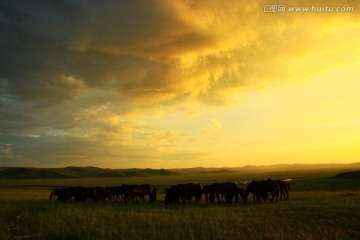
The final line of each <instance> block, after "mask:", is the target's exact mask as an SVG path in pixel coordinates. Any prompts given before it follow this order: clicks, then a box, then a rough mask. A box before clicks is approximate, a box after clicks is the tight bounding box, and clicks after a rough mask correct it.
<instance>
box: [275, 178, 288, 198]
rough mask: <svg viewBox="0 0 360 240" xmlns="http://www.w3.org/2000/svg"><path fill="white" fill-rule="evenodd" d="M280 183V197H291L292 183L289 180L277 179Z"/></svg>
mask: <svg viewBox="0 0 360 240" xmlns="http://www.w3.org/2000/svg"><path fill="white" fill-rule="evenodd" d="M276 181H277V183H278V185H279V192H280V196H279V199H280V200H281V199H283V200H287V199H289V193H290V184H289V182H288V181H283V180H276Z"/></svg>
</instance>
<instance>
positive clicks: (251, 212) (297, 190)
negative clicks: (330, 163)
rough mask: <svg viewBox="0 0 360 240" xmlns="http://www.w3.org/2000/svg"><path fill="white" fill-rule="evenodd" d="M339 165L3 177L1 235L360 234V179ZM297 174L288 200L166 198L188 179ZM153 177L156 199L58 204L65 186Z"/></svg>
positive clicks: (352, 236)
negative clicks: (55, 197) (56, 193)
mask: <svg viewBox="0 0 360 240" xmlns="http://www.w3.org/2000/svg"><path fill="white" fill-rule="evenodd" d="M339 171H340V170H336V169H332V170H329V171H312V170H308V171H295V170H294V171H292V172H289V171H287V172H279V171H278V172H276V171H275V172H268V173H265V172H252V173H246V172H237V173H234V172H230V173H210V174H192V173H189V174H183V175H176V176H153V177H129V178H80V179H31V180H26V179H6V180H0V205H1V207H0V239H21V236H22V237H27V238H30V239H317V240H319V239H360V230H359V229H360V223H359V220H360V179H358V178H334V177H333V176H334V175H335V174H336V173H338V172H339ZM267 177H272V178H278V179H285V178H293V179H294V180H293V181H292V184H291V190H292V191H291V195H290V200H289V201H282V202H279V203H274V204H262V205H259V204H251V203H250V204H247V205H244V204H237V205H234V204H233V205H226V204H213V205H209V204H206V203H205V202H201V203H199V204H195V203H192V204H179V205H165V204H164V203H163V202H162V199H163V197H164V196H163V194H161V193H162V192H163V188H164V187H166V186H169V185H174V184H177V183H185V182H200V183H210V182H214V181H218V182H220V181H239V182H240V181H242V180H251V179H262V178H267ZM122 183H134V184H137V183H152V184H154V185H156V186H157V187H158V188H159V192H160V194H159V201H158V202H156V203H153V204H149V203H140V204H132V205H128V204H124V203H122V202H101V203H93V202H87V203H59V202H51V201H49V200H48V196H49V193H50V191H51V189H52V188H54V187H59V186H79V185H82V186H99V185H100V186H114V185H120V184H122Z"/></svg>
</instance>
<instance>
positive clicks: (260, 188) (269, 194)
mask: <svg viewBox="0 0 360 240" xmlns="http://www.w3.org/2000/svg"><path fill="white" fill-rule="evenodd" d="M250 193H252V194H253V199H254V203H264V202H267V201H268V200H270V201H271V202H274V200H276V201H278V198H279V185H278V182H277V181H274V180H271V179H267V180H261V181H255V180H254V181H252V182H250V183H249V185H248V186H247V188H246V190H245V194H244V202H245V203H246V202H247V198H248V195H249V194H250Z"/></svg>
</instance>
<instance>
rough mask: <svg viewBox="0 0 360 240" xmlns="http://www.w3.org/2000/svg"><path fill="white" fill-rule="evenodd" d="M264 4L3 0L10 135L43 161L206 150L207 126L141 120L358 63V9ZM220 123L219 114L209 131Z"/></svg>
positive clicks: (3, 101) (0, 108)
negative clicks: (283, 8)
mask: <svg viewBox="0 0 360 240" xmlns="http://www.w3.org/2000/svg"><path fill="white" fill-rule="evenodd" d="M288 4H294V5H296V4H302V5H305V4H314V3H313V2H311V1H290V2H288ZM352 4H353V5H354V6H355V5H358V3H356V2H353V3H352ZM261 5H262V2H254V3H248V2H246V1H225V2H224V1H221V0H213V1H202V0H196V1H192V0H184V1H166V0H153V1H147V0H133V1H104V2H98V1H91V0H90V1H85V0H79V1H70V0H65V1H61V2H56V3H55V2H52V1H37V2H29V1H20V2H16V3H15V2H14V1H11V0H5V1H2V2H1V3H0V31H1V34H2V36H1V38H0V51H1V56H2V57H1V58H0V134H2V135H0V138H1V139H2V142H6V144H12V145H11V146H13V150H12V151H13V152H15V154H17V156H22V157H23V158H29V159H42V160H39V161H46V158H48V159H66V158H68V159H70V158H71V156H72V157H73V158H75V159H78V160H79V161H80V160H81V159H84V160H83V161H85V159H88V160H89V159H96V158H99V159H100V158H101V159H109V160H108V161H109V162H110V161H113V160H114V159H125V160H126V159H137V160H140V159H146V158H148V159H161V158H165V156H167V157H166V158H168V159H176V158H177V157H176V156H180V154H181V153H182V156H200V155H203V154H204V152H205V151H204V150H203V149H202V150H201V151H198V150H196V149H195V147H194V148H191V147H186V146H189V145H191V144H190V143H191V141H192V139H193V138H195V139H196V138H198V137H199V136H198V135H197V134H198V132H197V133H192V134H193V135H194V136H190V135H191V133H189V132H188V131H186V130H182V129H175V130H172V131H170V130H168V131H167V130H163V129H161V128H159V127H158V128H156V127H154V126H151V125H149V124H147V123H146V120H144V118H146V117H149V116H155V115H162V114H164V113H165V112H169V111H173V110H178V111H183V112H186V113H190V114H192V115H194V114H199V112H205V111H207V110H208V109H210V108H213V107H214V106H217V107H223V106H228V105H230V104H234V103H235V102H236V101H238V99H239V93H241V92H242V91H244V90H246V89H249V88H254V87H258V86H262V85H266V84H268V83H273V82H282V81H290V80H291V79H294V80H295V79H298V78H299V76H302V77H304V76H305V75H306V74H307V75H311V74H314V73H316V72H318V71H322V69H326V68H328V67H331V66H332V65H333V64H334V62H344V63H346V62H348V61H352V60H353V58H354V57H353V56H357V55H356V54H354V55H352V56H350V55H348V54H346V53H347V52H349V51H352V52H355V53H356V52H358V53H360V48H359V47H357V41H358V38H359V37H360V36H359V34H358V33H359V32H360V31H359V30H360V25H359V19H358V17H357V16H356V14H351V13H349V14H342V15H340V14H326V15H325V14H321V16H320V15H319V14H306V18H305V17H304V16H305V14H303V15H301V16H300V15H299V14H290V13H286V14H264V13H262V12H261ZM339 36H343V37H339ZM349 36H352V38H349ZM344 40H346V42H347V44H343V42H345V41H344ZM334 55H336V56H338V59H333V56H334ZM221 130H222V126H221V122H219V121H218V120H216V119H213V120H211V121H209V122H208V123H207V124H206V125H205V126H203V128H202V130H201V132H202V134H203V135H206V136H214V135H215V136H218V135H219V134H220V133H221ZM197 131H199V130H197ZM31 136H32V137H31ZM35 136H36V137H35ZM35 143H36V144H35ZM114 148H117V149H118V150H113V149H114ZM44 149H49V151H47V156H46V157H44V156H42V155H43V154H44ZM84 149H89V150H84ZM110 159H111V160H110ZM125 160H124V161H125ZM49 161H50V160H49ZM59 161H60V160H59ZM69 161H70V160H69ZM94 161H95V160H94Z"/></svg>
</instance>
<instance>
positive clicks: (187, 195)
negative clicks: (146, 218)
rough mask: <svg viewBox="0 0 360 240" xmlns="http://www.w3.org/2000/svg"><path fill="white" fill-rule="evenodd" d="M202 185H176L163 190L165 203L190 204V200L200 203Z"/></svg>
mask: <svg viewBox="0 0 360 240" xmlns="http://www.w3.org/2000/svg"><path fill="white" fill-rule="evenodd" d="M202 188H203V187H202V185H201V184H194V183H186V184H178V185H175V186H172V187H170V188H166V189H165V194H166V195H165V203H179V202H182V203H190V202H191V201H192V198H193V197H194V198H195V201H196V202H200V201H201V195H202Z"/></svg>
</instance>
